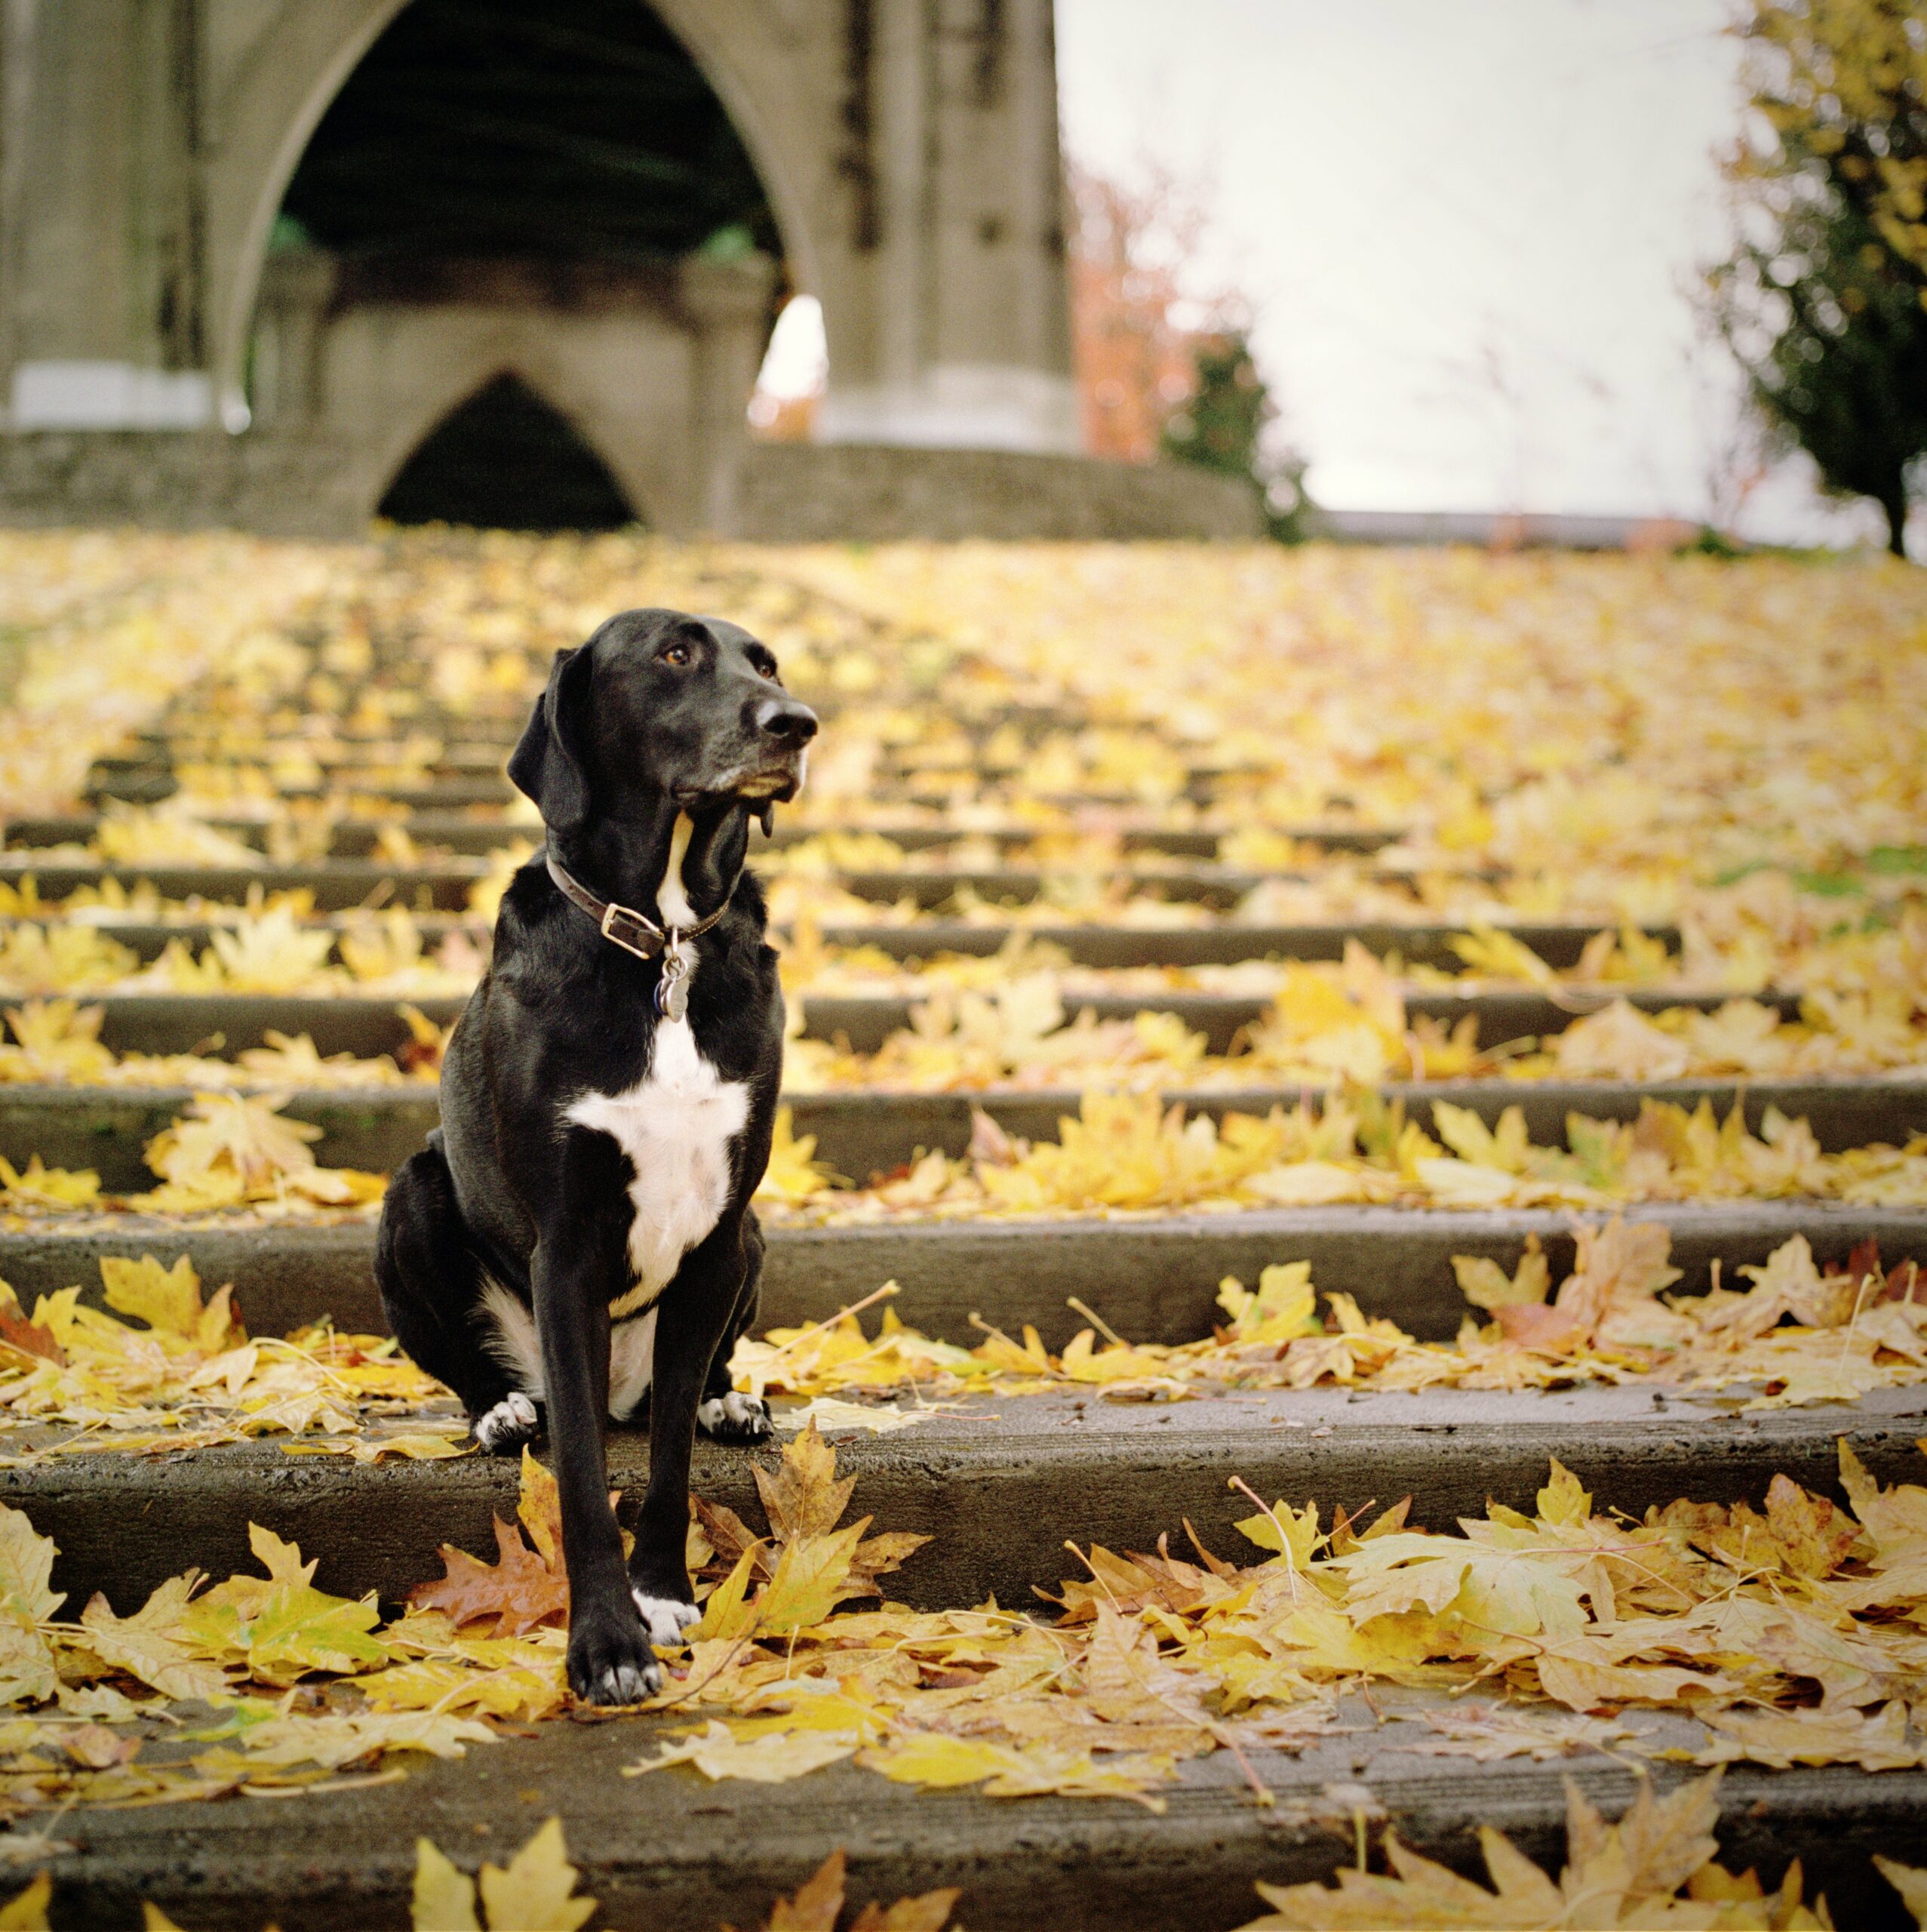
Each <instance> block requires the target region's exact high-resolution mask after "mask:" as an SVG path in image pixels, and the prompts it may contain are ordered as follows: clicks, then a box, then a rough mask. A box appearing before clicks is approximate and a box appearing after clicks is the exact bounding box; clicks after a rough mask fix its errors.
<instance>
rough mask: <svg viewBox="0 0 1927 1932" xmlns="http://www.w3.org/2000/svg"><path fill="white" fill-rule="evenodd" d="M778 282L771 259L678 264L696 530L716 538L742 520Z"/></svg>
mask: <svg viewBox="0 0 1927 1932" xmlns="http://www.w3.org/2000/svg"><path fill="white" fill-rule="evenodd" d="M775 278H776V264H775V263H773V262H772V261H771V260H770V259H769V257H767V255H748V256H745V257H740V258H739V259H737V260H733V261H731V260H720V259H718V258H715V257H709V256H705V255H690V256H687V257H685V258H684V260H683V261H682V262H681V263H680V264H679V265H678V273H677V285H676V294H677V300H678V304H679V306H681V309H682V312H683V315H684V319H685V320H686V321H687V323H688V325H689V327H690V331H691V334H692V337H693V350H694V354H693V365H694V377H695V379H694V381H693V383H692V385H691V394H690V451H689V471H688V473H689V477H690V494H691V504H690V507H691V509H692V511H693V515H694V521H695V524H696V528H698V529H699V530H702V531H708V532H709V533H711V534H715V535H718V536H727V535H728V534H730V533H731V532H733V531H734V530H735V528H736V524H737V521H738V515H737V497H738V491H739V480H740V478H741V475H742V459H743V453H744V451H745V450H747V448H748V446H749V425H748V416H747V411H748V406H749V395H750V392H751V389H754V388H755V386H756V372H757V370H758V368H760V367H761V363H762V359H763V350H764V337H765V332H766V331H767V325H768V322H769V316H770V291H771V289H772V288H773V286H774V283H775Z"/></svg>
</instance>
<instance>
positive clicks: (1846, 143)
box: [1709, 0, 1927, 555]
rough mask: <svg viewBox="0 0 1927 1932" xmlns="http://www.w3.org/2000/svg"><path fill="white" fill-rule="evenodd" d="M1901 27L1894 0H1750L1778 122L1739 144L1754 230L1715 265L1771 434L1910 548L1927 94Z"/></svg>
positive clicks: (1753, 31)
mask: <svg viewBox="0 0 1927 1932" xmlns="http://www.w3.org/2000/svg"><path fill="white" fill-rule="evenodd" d="M1903 27H1904V21H1903V20H1901V12H1900V11H1897V10H1896V9H1895V8H1892V7H1891V6H1889V5H1886V4H1885V0H1827V4H1825V5H1818V6H1816V5H1810V4H1808V0H1801V4H1800V5H1790V4H1788V0H1753V5H1752V8H1751V11H1750V15H1749V17H1748V18H1747V21H1746V23H1745V25H1744V29H1743V31H1744V32H1745V34H1746V35H1747V37H1748V38H1749V41H1750V43H1751V48H1750V66H1749V70H1748V78H1749V84H1750V103H1751V105H1752V106H1753V108H1754V109H1756V110H1757V112H1758V115H1759V117H1760V122H1761V123H1762V124H1763V125H1764V126H1766V127H1767V128H1770V129H1771V131H1772V137H1771V140H1770V141H1769V143H1767V144H1766V146H1757V145H1744V144H1743V145H1742V146H1740V147H1739V148H1738V149H1736V150H1735V152H1734V153H1733V154H1732V155H1731V156H1730V157H1729V160H1728V162H1727V173H1728V176H1729V179H1730V180H1732V182H1733V183H1734V184H1735V189H1736V190H1737V198H1738V208H1737V212H1738V217H1739V229H1740V234H1739V239H1738V243H1737V245H1736V247H1735V252H1734V254H1733V256H1732V259H1731V260H1729V261H1727V262H1726V263H1723V264H1721V265H1720V266H1719V267H1718V268H1716V269H1714V270H1713V272H1712V273H1711V275H1710V277H1709V288H1710V295H1711V306H1712V310H1713V316H1714V318H1715V320H1716V323H1717V325H1718V326H1719V328H1720V331H1721V333H1722V334H1723V336H1724V337H1725V338H1726V341H1727V343H1729V346H1731V347H1732V350H1733V352H1734V353H1735V356H1736V358H1738V361H1739V362H1740V364H1741V367H1742V368H1744V371H1745V372H1746V375H1747V382H1748V386H1749V388H1750V392H1751V395H1752V398H1753V402H1754V404H1755V405H1756V408H1757V410H1758V411H1759V413H1760V415H1761V417H1763V420H1765V422H1766V424H1767V426H1768V427H1769V431H1770V432H1771V434H1772V437H1773V438H1774V440H1775V441H1778V443H1780V444H1781V445H1782V446H1784V447H1797V448H1801V449H1803V450H1805V451H1806V452H1807V453H1808V454H1809V455H1810V456H1811V457H1812V458H1813V460H1814V462H1815V463H1816V464H1817V465H1818V467H1819V469H1820V472H1821V475H1822V476H1823V477H1824V479H1825V481H1826V482H1827V486H1828V487H1829V488H1831V489H1833V490H1835V491H1839V492H1842V494H1850V495H1855V496H1865V497H1872V498H1873V500H1875V501H1876V503H1879V505H1880V506H1881V509H1882V511H1883V512H1884V513H1885V515H1886V518H1887V525H1888V534H1889V548H1890V549H1892V550H1893V552H1895V555H1904V554H1905V552H1904V544H1903V537H1904V529H1905V525H1906V520H1907V499H1908V489H1909V472H1910V467H1911V466H1913V464H1914V463H1916V461H1917V460H1919V458H1921V457H1923V456H1927V267H1923V265H1922V257H1921V255H1920V254H1919V251H1917V250H1916V248H1914V247H1913V242H1914V241H1915V239H1916V230H1917V229H1918V216H1919V209H1918V208H1917V207H1916V206H1914V205H1913V204H1914V202H1916V201H1917V199H1918V195H1917V193H1916V188H1917V185H1918V184H1917V182H1916V178H1915V177H1916V175H1917V174H1918V173H1919V157H1920V156H1921V155H1922V152H1923V149H1924V148H1927V99H1924V98H1923V93H1922V77H1921V74H1920V72H1919V62H1918V60H1916V59H1907V58H1901V57H1897V52H1896V50H1898V52H1899V54H1908V53H1910V51H1911V50H1910V43H1909V42H1907V38H1906V37H1905V35H1904V33H1903V32H1902V31H1901V29H1902V28H1903ZM1897 36H1898V37H1897ZM1908 216H1911V217H1913V219H1912V220H1909V219H1907V218H1906V217H1908Z"/></svg>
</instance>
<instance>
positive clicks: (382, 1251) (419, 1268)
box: [375, 1143, 541, 1454]
mask: <svg viewBox="0 0 1927 1932" xmlns="http://www.w3.org/2000/svg"><path fill="white" fill-rule="evenodd" d="M375 1279H376V1281H377V1282H378V1283H379V1284H380V1287H381V1299H382V1306H383V1308H384V1309H386V1311H387V1314H388V1322H389V1327H390V1328H391V1329H392V1330H393V1331H394V1333H395V1339H396V1340H398V1342H400V1343H401V1346H402V1347H403V1349H404V1350H406V1351H407V1354H408V1355H409V1357H410V1359H411V1360H412V1361H414V1363H415V1364H416V1366H417V1367H421V1368H423V1369H426V1371H428V1373H429V1374H431V1375H432V1376H433V1377H435V1380H437V1381H438V1382H444V1383H447V1385H448V1386H449V1387H450V1389H453V1391H454V1392H455V1394H456V1397H457V1398H459V1400H460V1401H461V1404H462V1405H463V1407H464V1408H466V1410H467V1411H468V1412H469V1424H470V1426H471V1427H472V1429H474V1431H475V1440H476V1441H478V1442H479V1443H480V1444H481V1446H482V1447H484V1449H486V1450H488V1451H490V1452H491V1453H494V1454H503V1453H506V1452H508V1451H512V1450H514V1449H517V1448H519V1447H521V1444H523V1443H524V1442H527V1441H530V1440H531V1439H532V1438H533V1437H534V1435H535V1434H536V1428H537V1426H538V1423H539V1417H538V1416H537V1413H536V1405H535V1402H534V1400H533V1398H534V1397H535V1396H536V1395H539V1393H540V1392H541V1383H540V1380H539V1376H538V1377H537V1378H536V1380H535V1382H534V1383H533V1386H529V1377H527V1375H526V1374H518V1373H517V1372H516V1371H515V1368H514V1367H512V1366H511V1359H510V1358H512V1357H513V1356H514V1355H519V1354H520V1351H518V1350H514V1349H512V1347H511V1346H510V1344H511V1343H512V1342H513V1340H514V1339H515V1337H513V1336H512V1334H509V1329H510V1327H511V1326H512V1320H511V1321H503V1320H502V1319H501V1315H500V1312H499V1311H498V1310H497V1309H496V1307H495V1306H492V1304H494V1303H497V1302H509V1301H513V1300H514V1297H511V1296H509V1295H507V1294H506V1291H503V1290H502V1289H500V1288H499V1287H496V1286H495V1285H494V1284H493V1283H491V1282H490V1281H488V1280H487V1277H486V1276H485V1275H484V1272H483V1269H482V1265H481V1261H480V1260H479V1259H478V1257H477V1256H476V1254H475V1250H474V1248H473V1247H472V1244H470V1242H469V1232H468V1229H467V1228H466V1226H464V1225H463V1220H462V1215H461V1210H460V1208H459V1207H458V1206H457V1205H456V1199H455V1183H454V1180H453V1177H451V1176H450V1174H449V1171H448V1161H447V1157H446V1156H445V1155H444V1154H443V1152H442V1151H441V1147H440V1146H438V1145H437V1144H435V1143H430V1144H429V1146H426V1147H425V1148H423V1150H422V1151H421V1152H420V1153H419V1154H416V1155H413V1156H411V1157H410V1158H409V1159H408V1160H407V1161H404V1162H403V1164H402V1165H401V1168H400V1170H399V1171H398V1173H397V1174H396V1175H395V1178H394V1180H392V1182H391V1183H389V1189H388V1193H387V1195H386V1197H385V1198H384V1199H383V1202H382V1213H381V1226H380V1231H379V1232H377V1233H376V1237H375ZM507 1312H509V1314H510V1315H511V1317H512V1316H513V1315H514V1314H516V1313H521V1314H522V1315H523V1321H524V1324H525V1325H526V1326H527V1328H528V1330H529V1334H530V1352H531V1353H533V1333H534V1321H533V1317H531V1316H529V1315H527V1314H526V1313H525V1312H523V1311H522V1309H521V1304H520V1303H515V1308H514V1309H512V1310H509V1311H507ZM498 1331H499V1333H500V1334H501V1335H502V1337H503V1343H502V1346H500V1347H499V1348H493V1349H492V1348H490V1346H488V1340H489V1338H490V1335H491V1334H493V1333H496V1332H498Z"/></svg>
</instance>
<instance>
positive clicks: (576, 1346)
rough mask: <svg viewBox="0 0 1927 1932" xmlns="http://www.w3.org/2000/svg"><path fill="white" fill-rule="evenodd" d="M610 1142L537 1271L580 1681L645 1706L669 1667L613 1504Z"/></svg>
mask: <svg viewBox="0 0 1927 1932" xmlns="http://www.w3.org/2000/svg"><path fill="white" fill-rule="evenodd" d="M601 1138H602V1137H601V1136H595V1137H591V1140H592V1143H593V1141H595V1140H601ZM576 1155H579V1156H580V1158H575V1156H576ZM609 1166H610V1162H609V1161H608V1160H607V1158H606V1156H605V1155H604V1152H603V1149H601V1147H598V1146H594V1145H593V1144H591V1145H589V1146H577V1147H576V1148H573V1149H571V1158H570V1159H569V1160H568V1161H567V1162H566V1163H565V1167H564V1179H563V1184H562V1186H561V1188H560V1189H558V1193H557V1198H556V1201H555V1209H556V1211H555V1214H554V1215H553V1216H552V1218H551V1219H550V1220H549V1222H548V1223H547V1224H546V1226H544V1228H543V1229H542V1233H541V1235H540V1236H539V1238H538V1239H537V1241H536V1248H535V1253H534V1255H533V1257H532V1259H531V1261H530V1271H529V1272H530V1287H531V1288H532V1289H533V1291H534V1297H535V1319H536V1335H537V1337H538V1338H539V1340H540V1342H541V1344H542V1382H543V1389H544V1393H545V1395H546V1398H547V1401H548V1407H549V1443H550V1445H551V1447H552V1450H553V1451H554V1460H555V1482H556V1487H557V1489H558V1492H559V1497H560V1501H561V1509H562V1550H563V1555H564V1558H565V1559H566V1561H567V1564H568V1571H569V1687H570V1689H571V1690H573V1691H574V1692H575V1694H576V1696H577V1697H581V1698H583V1699H585V1700H587V1701H588V1702H589V1703H594V1704H634V1703H641V1700H643V1699H644V1697H650V1696H653V1694H654V1693H655V1692H656V1690H658V1689H659V1687H661V1684H662V1669H661V1667H660V1666H659V1665H658V1664H657V1663H656V1659H655V1654H654V1653H653V1651H651V1650H650V1645H649V1638H648V1635H647V1633H646V1632H644V1629H643V1626H642V1623H641V1620H640V1619H639V1617H638V1615H637V1614H636V1606H635V1603H634V1602H633V1601H632V1599H631V1598H630V1595H629V1578H628V1575H627V1573H626V1571H625V1569H624V1567H623V1564H622V1534H621V1532H620V1531H619V1530H618V1529H617V1528H616V1515H615V1512H614V1511H613V1510H612V1509H610V1506H609V1466H608V1458H607V1447H606V1444H605V1443H604V1435H603V1432H604V1419H605V1418H606V1417H607V1414H608V1410H609V1301H610V1295H611V1294H612V1293H619V1291H620V1289H621V1286H622V1282H623V1281H625V1280H626V1278H627V1276H626V1273H625V1272H623V1270H624V1257H623V1247H622V1238H623V1237H622V1229H621V1228H620V1226H619V1224H618V1223H616V1221H614V1220H612V1219H611V1217H610V1214H609V1213H608V1211H607V1206H606V1203H607V1201H608V1199H609V1198H610V1196H611V1195H613V1197H614V1198H616V1200H620V1199H621V1195H620V1192H619V1186H612V1185H611V1183H612V1181H613V1180H614V1178H615V1177H613V1175H612V1174H605V1173H604V1172H603V1171H602V1170H603V1169H604V1168H607V1167H609Z"/></svg>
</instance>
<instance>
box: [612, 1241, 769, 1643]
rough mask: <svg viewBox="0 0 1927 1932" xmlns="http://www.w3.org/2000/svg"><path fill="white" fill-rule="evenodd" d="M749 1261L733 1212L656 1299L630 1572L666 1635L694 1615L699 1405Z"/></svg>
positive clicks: (639, 1599) (653, 1625)
mask: <svg viewBox="0 0 1927 1932" xmlns="http://www.w3.org/2000/svg"><path fill="white" fill-rule="evenodd" d="M747 1265H748V1263H747V1259H746V1257H745V1254H744V1252H743V1236H742V1217H741V1216H740V1215H732V1216H730V1217H727V1218H726V1219H725V1220H724V1221H723V1222H722V1223H721V1225H720V1226H718V1227H717V1228H716V1229H715V1232H713V1233H711V1235H710V1236H709V1237H708V1239H707V1240H706V1241H703V1242H702V1243H701V1244H700V1245H699V1246H698V1247H695V1248H693V1249H692V1250H691V1251H690V1253H689V1254H688V1255H687V1257H686V1258H685V1259H684V1262H683V1265H682V1266H681V1269H680V1270H679V1271H678V1273H677V1275H676V1278H675V1281H672V1283H671V1284H670V1285H669V1287H668V1289H667V1291H665V1293H664V1294H663V1297H662V1300H661V1301H660V1302H659V1303H657V1304H656V1306H657V1309H658V1311H659V1312H658V1313H657V1315H656V1367H655V1374H654V1377H653V1380H652V1382H651V1384H650V1396H649V1487H648V1489H647V1491H646V1492H645V1494H644V1497H643V1500H642V1512H641V1515H640V1516H639V1517H638V1519H637V1522H636V1532H635V1549H634V1550H632V1552H630V1555H629V1575H630V1578H631V1580H632V1583H634V1585H635V1599H636V1604H637V1607H638V1608H639V1609H640V1610H641V1611H642V1614H643V1615H644V1617H645V1618H647V1620H648V1623H649V1626H650V1629H651V1630H652V1631H654V1632H658V1633H659V1638H658V1640H659V1641H668V1632H669V1631H670V1630H672V1629H682V1628H683V1627H684V1626H687V1625H688V1624H690V1623H694V1622H695V1621H696V1601H695V1595H694V1592H693V1591H692V1590H691V1589H690V1583H689V1565H688V1562H687V1558H686V1555H685V1552H686V1551H687V1546H688V1537H689V1464H690V1453H691V1451H693V1449H694V1447H695V1446H696V1404H698V1402H699V1401H701V1400H702V1386H703V1383H704V1381H705V1379H706V1377H708V1373H709V1364H710V1362H711V1360H712V1359H713V1358H714V1357H715V1353H716V1350H717V1348H718V1345H719V1344H720V1343H721V1341H722V1339H723V1335H724V1331H725V1330H726V1329H727V1327H729V1325H730V1320H731V1318H732V1317H733V1315H734V1314H735V1312H736V1303H737V1300H738V1298H739V1296H740V1295H741V1294H742V1284H743V1277H744V1273H745V1269H746V1267H747Z"/></svg>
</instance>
